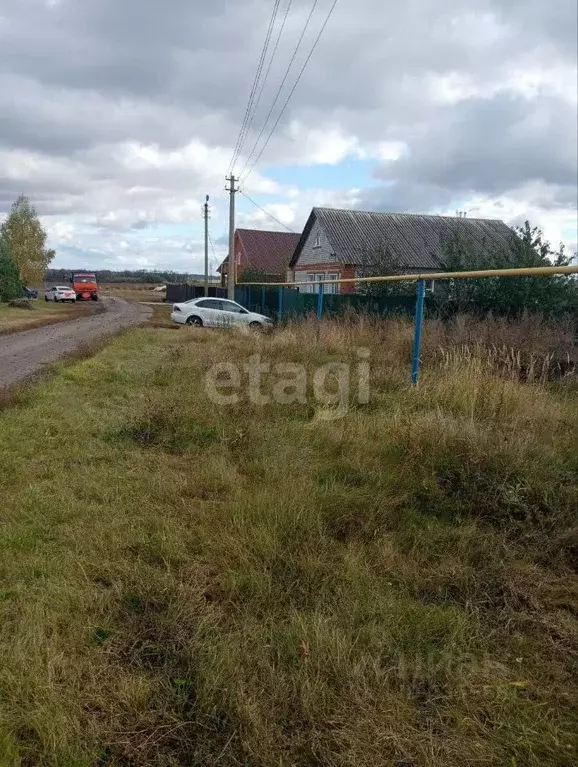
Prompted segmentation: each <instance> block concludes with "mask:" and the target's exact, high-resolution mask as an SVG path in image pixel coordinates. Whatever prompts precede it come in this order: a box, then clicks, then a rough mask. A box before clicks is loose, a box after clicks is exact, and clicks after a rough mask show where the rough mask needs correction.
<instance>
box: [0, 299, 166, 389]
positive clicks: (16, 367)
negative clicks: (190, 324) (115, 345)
mask: <svg viewBox="0 0 578 767" xmlns="http://www.w3.org/2000/svg"><path fill="white" fill-rule="evenodd" d="M102 303H103V304H104V306H105V308H106V311H104V312H100V313H98V314H95V315H93V316H92V317H84V318H82V319H79V320H71V321H70V322H61V323H59V324H58V325H48V326H46V327H43V328H36V329H35V330H23V331H21V332H20V333H13V334H12V335H7V336H0V389H1V388H5V387H8V386H13V385H14V384H17V383H20V382H21V381H23V380H24V379H26V378H29V377H30V376H32V375H34V374H35V373H38V372H39V371H41V370H42V368H43V367H44V366H45V365H48V364H50V363H51V362H55V361H56V360H57V359H58V358H59V357H62V356H63V355H65V354H68V353H69V352H72V351H74V350H75V349H76V348H77V347H79V346H81V345H82V344H85V343H90V342H92V341H95V340H98V339H100V338H103V337H104V336H107V335H110V334H111V333H116V332H117V331H119V330H122V329H123V328H126V327H129V326H131V325H137V324H138V323H139V322H142V320H143V319H146V317H147V316H148V315H149V314H150V312H151V309H150V308H149V307H146V306H140V305H139V304H135V303H130V302H129V301H123V300H122V299H119V298H103V299H102Z"/></svg>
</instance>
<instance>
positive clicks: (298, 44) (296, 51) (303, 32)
mask: <svg viewBox="0 0 578 767" xmlns="http://www.w3.org/2000/svg"><path fill="white" fill-rule="evenodd" d="M318 2H319V0H314V2H313V6H312V7H311V10H310V11H309V16H308V17H307V19H306V21H305V25H304V27H303V30H302V32H301V36H300V38H299V40H298V41H297V45H296V46H295V50H294V51H293V55H292V56H291V59H290V61H289V64H288V65H287V69H286V70H285V74H284V75H283V79H282V80H281V85H280V86H279V88H278V90H277V93H276V95H275V98H274V99H273V103H272V104H271V108H270V109H269V114H268V115H267V117H266V118H265V122H264V123H263V126H262V128H261V130H260V132H259V135H258V136H257V140H256V141H255V143H254V144H253V148H252V149H251V151H250V153H249V155H248V157H247V160H246V162H245V165H244V166H243V169H242V170H241V172H240V173H239V176H242V175H243V173H244V172H245V168H246V167H247V165H248V164H249V163H250V162H251V158H252V157H253V154H254V152H255V150H256V149H257V146H258V144H259V141H261V136H262V135H263V133H264V132H265V128H266V127H267V125H268V123H269V120H270V118H271V115H272V114H273V110H274V109H275V105H276V104H277V101H278V100H279V96H280V95H281V91H282V90H283V86H284V85H285V83H286V82H287V78H288V77H289V72H290V71H291V67H292V66H293V62H294V61H295V59H296V57H297V54H298V53H299V49H300V48H301V43H302V42H303V38H304V37H305V33H306V32H307V29H308V27H309V23H310V21H311V18H312V16H313V13H314V12H315V8H316V7H317V3H318Z"/></svg>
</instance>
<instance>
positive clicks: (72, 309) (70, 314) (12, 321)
mask: <svg viewBox="0 0 578 767" xmlns="http://www.w3.org/2000/svg"><path fill="white" fill-rule="evenodd" d="M33 307H34V308H33V309H16V308H14V307H10V306H7V305H5V304H0V335H5V334H7V333H16V332H18V331H19V330H32V329H33V328H40V327H42V326H44V325H55V324H57V323H58V322H67V321H68V320H71V319H77V318H78V317H86V316H88V315H90V314H92V313H93V312H94V307H92V306H88V305H86V304H75V305H72V304H66V305H60V304H58V305H56V304H54V303H50V302H49V303H46V302H45V301H44V300H42V301H34V303H33Z"/></svg>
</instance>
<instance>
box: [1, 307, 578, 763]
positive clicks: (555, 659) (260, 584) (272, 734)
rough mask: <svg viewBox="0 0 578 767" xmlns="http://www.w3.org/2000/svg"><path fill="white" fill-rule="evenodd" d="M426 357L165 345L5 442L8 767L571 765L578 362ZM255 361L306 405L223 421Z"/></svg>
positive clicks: (69, 369) (541, 355)
mask: <svg viewBox="0 0 578 767" xmlns="http://www.w3.org/2000/svg"><path fill="white" fill-rule="evenodd" d="M411 334H412V328H411V325H410V324H409V323H405V322H403V321H393V320H392V321H389V322H388V323H384V324H382V325H378V324H376V323H373V322H369V321H365V322H360V323H358V324H351V325H349V324H346V323H337V322H326V323H324V324H322V325H321V327H320V328H318V327H317V326H316V325H315V324H314V323H311V324H309V325H308V324H303V325H298V326H294V327H292V328H288V329H285V330H279V331H276V332H275V333H274V334H272V335H270V336H260V335H253V334H249V335H243V334H240V333H239V334H237V333H233V332H230V333H220V332H216V331H215V332H212V331H209V330H194V329H189V328H183V329H180V330H178V331H177V332H173V331H170V330H168V329H164V328H159V327H154V326H152V325H151V326H149V327H145V328H141V329H138V330H134V331H131V332H129V333H127V334H125V335H123V336H120V337H117V338H116V339H114V340H113V341H112V342H111V344H110V345H109V346H107V347H106V348H105V349H104V350H102V351H101V352H99V353H98V354H97V355H96V356H94V357H93V358H91V359H87V360H84V361H80V362H75V363H73V364H70V363H68V364H62V365H61V366H60V368H59V370H58V372H57V374H56V376H55V377H54V378H53V379H52V380H50V381H46V382H42V383H41V384H39V385H37V386H35V387H33V388H31V389H29V390H27V391H24V392H22V393H21V395H20V398H19V402H18V404H17V405H16V406H15V407H12V408H10V409H8V410H5V411H4V412H3V413H2V414H1V415H0V498H1V503H0V547H1V551H2V557H1V558H0V765H2V767H16V765H22V766H28V765H30V766H32V765H34V767H36V766H39V767H48V766H50V767H95V766H96V765H115V766H122V767H128V766H129V765H131V766H135V767H136V766H139V767H140V766H142V765H151V766H153V765H154V766H155V767H169V766H171V767H172V766H176V765H181V766H184V765H190V766H191V767H192V766H193V765H195V766H196V765H201V766H203V767H204V765H219V767H233V766H235V767H241V766H244V767H253V766H255V767H257V766H258V767H273V766H276V767H290V766H291V767H293V766H294V765H297V766H299V767H301V766H303V767H310V766H313V765H323V766H324V767H325V766H327V767H358V766H359V767H369V766H371V767H377V766H381V765H387V766H388V767H400V765H404V766H405V765H407V766H408V767H409V765H413V766H415V767H442V766H443V767H488V766H490V765H492V766H493V765H495V766H496V767H538V766H539V767H544V766H548V767H571V766H573V765H575V764H576V762H577V760H578V751H577V749H578V742H577V737H576V732H578V728H577V727H576V725H577V721H576V704H577V702H578V695H577V693H578V683H577V675H576V672H577V670H578V669H577V657H578V656H577V651H578V643H577V636H578V634H577V632H576V627H577V626H576V611H577V609H578V579H577V578H576V565H577V549H576V537H575V532H576V516H575V515H576V502H577V487H576V477H577V469H578V450H577V447H578V433H577V424H578V402H577V397H576V394H577V391H578V389H577V387H576V381H575V378H574V377H573V376H572V375H570V372H569V371H571V364H572V359H573V357H572V355H573V354H574V352H575V350H574V347H573V344H572V336H571V334H570V333H569V331H568V332H561V333H560V334H559V336H558V337H557V338H556V339H554V337H553V335H552V332H551V330H550V329H549V328H547V327H545V326H542V325H540V324H537V325H535V326H531V327H530V326H526V327H524V325H523V324H522V325H519V326H516V327H512V326H507V325H505V324H504V323H499V322H497V321H496V322H493V323H491V322H490V323H487V324H483V323H482V324H480V323H477V324H476V323H468V322H466V321H459V322H457V323H456V324H455V326H454V327H453V328H451V329H450V330H447V329H446V328H444V327H443V326H441V324H439V323H435V322H432V323H428V324H427V325H426V328H425V341H424V343H425V347H424V366H423V377H422V382H421V386H420V388H419V390H417V391H416V390H412V389H410V387H408V385H407V378H408V360H409V357H410V350H411ZM502 342H503V343H502ZM506 342H509V343H515V344H516V345H515V346H514V347H512V346H508V345H507V343H506ZM554 342H555V346H556V355H552V354H551V349H552V348H553V346H554ZM358 349H369V350H370V359H369V364H370V366H371V379H370V382H371V398H370V401H369V403H367V404H359V403H356V402H353V404H352V405H351V407H350V409H349V411H348V413H347V414H346V415H345V417H342V418H336V419H333V420H328V417H329V415H334V414H335V413H334V412H328V408H329V410H330V409H331V405H330V404H328V402H329V400H330V399H331V395H332V393H333V392H334V387H332V385H330V384H329V383H328V384H327V388H326V389H324V390H323V391H324V392H325V399H326V400H327V401H326V402H325V404H324V405H323V407H321V405H320V400H321V394H320V392H319V391H317V390H315V388H314V380H315V379H314V371H315V370H317V369H318V368H319V366H320V365H324V364H327V363H330V362H340V363H342V364H345V365H349V366H350V367H351V370H352V373H351V378H350V389H351V395H352V399H355V398H356V397H357V393H358V391H359V381H358V378H359V371H360V370H361V368H359V365H360V362H359V360H360V359H363V360H364V359H365V357H363V355H360V354H358V352H357V350H358ZM255 354H259V355H260V356H261V361H266V362H270V363H289V362H290V363H294V364H300V365H303V366H304V371H305V373H304V375H305V377H306V380H307V401H306V402H305V403H303V404H301V403H298V402H297V403H293V404H280V403H276V402H275V401H270V402H269V403H267V404H262V405H258V404H255V403H254V402H251V401H250V400H249V398H248V395H247V394H246V390H247V387H248V384H247V376H248V373H247V372H245V371H244V370H243V369H242V368H241V372H240V376H241V379H240V381H241V386H240V388H239V394H240V399H239V401H238V402H237V403H235V404H230V405H227V406H225V405H216V404H213V403H212V402H211V400H210V399H209V398H208V396H207V391H206V386H205V383H204V381H205V374H206V372H207V371H208V370H210V369H211V366H212V365H214V364H215V363H222V362H227V363H229V364H233V365H244V364H247V362H248V360H249V358H250V357H251V356H252V355H255ZM554 356H556V359H554ZM560 360H561V361H562V362H564V360H567V365H566V363H565V362H564V365H566V367H564V370H562V368H561V367H560V366H559V365H561V364H562V363H561V362H560ZM348 369H349V368H348ZM341 370H345V368H343V369H341ZM563 375H565V376H566V377H565V378H564V380H556V381H550V380H549V379H550V378H556V379H559V378H560V377H561V376H563ZM520 377H523V378H525V379H530V380H531V381H533V382H532V383H528V382H526V383H522V382H520V381H519V380H518V379H519V378H520ZM297 378H298V377H297ZM540 381H541V382H542V383H540ZM334 383H335V382H334ZM278 386H279V380H278V375H277V374H276V373H275V372H273V373H271V374H264V375H263V381H262V386H261V394H262V395H263V394H266V393H271V392H272V391H275V392H276V398H277V399H279V396H280V395H279V388H278ZM276 387H277V388H276ZM223 391H224V390H223ZM230 391H231V389H229V392H230ZM353 395H355V396H353ZM362 399H363V398H362Z"/></svg>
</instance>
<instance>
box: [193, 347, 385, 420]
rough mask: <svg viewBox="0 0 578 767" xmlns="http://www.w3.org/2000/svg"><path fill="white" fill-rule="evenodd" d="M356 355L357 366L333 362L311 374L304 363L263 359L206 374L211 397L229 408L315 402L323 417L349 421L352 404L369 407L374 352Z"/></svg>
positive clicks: (361, 351) (217, 365)
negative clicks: (241, 403) (237, 405)
mask: <svg viewBox="0 0 578 767" xmlns="http://www.w3.org/2000/svg"><path fill="white" fill-rule="evenodd" d="M355 356H356V357H357V361H356V362H327V363H326V364H324V365H320V366H319V367H317V368H315V369H314V370H313V371H309V373H308V371H307V369H306V367H305V366H304V365H301V364H299V363H294V362H277V363H275V364H271V363H270V362H268V361H267V360H266V359H263V358H262V357H261V355H260V354H253V355H251V356H250V357H249V358H248V359H247V361H246V362H245V363H244V364H242V365H237V364H235V363H233V362H217V363H215V364H214V365H212V367H211V368H210V369H209V370H208V371H207V373H206V375H205V392H206V394H207V396H208V398H209V399H210V400H211V402H213V403H214V404H215V405H223V406H226V405H236V404H238V403H239V402H241V401H242V400H243V399H246V400H248V401H249V402H251V403H252V404H254V405H268V404H270V403H271V402H275V403H277V404H279V405H292V404H295V403H299V404H302V405H306V404H308V403H310V404H312V405H314V406H315V407H316V417H317V418H320V419H322V420H326V421H331V420H335V419H337V418H343V416H345V415H346V414H347V412H348V411H349V408H350V406H351V405H352V404H354V403H355V404H360V405H365V404H367V403H368V402H369V398H370V392H369V388H370V385H369V381H370V362H369V358H370V350H369V349H366V348H358V349H356V350H355ZM264 388H265V391H264Z"/></svg>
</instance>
